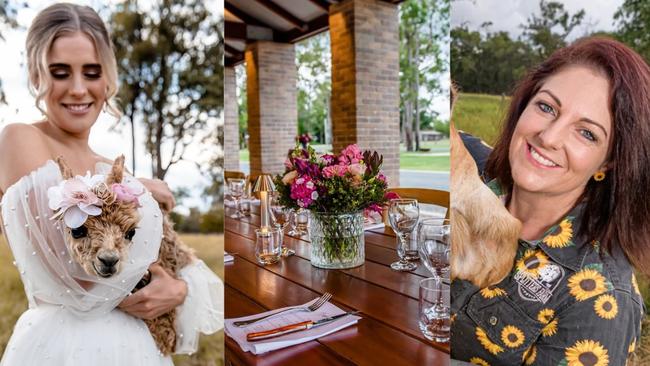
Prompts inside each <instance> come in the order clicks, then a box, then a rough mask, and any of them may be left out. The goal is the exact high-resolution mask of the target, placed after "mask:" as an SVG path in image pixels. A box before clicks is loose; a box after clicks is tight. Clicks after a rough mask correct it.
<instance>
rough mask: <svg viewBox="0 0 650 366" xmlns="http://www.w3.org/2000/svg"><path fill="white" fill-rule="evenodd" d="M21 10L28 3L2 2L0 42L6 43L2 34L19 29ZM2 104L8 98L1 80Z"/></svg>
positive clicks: (0, 1) (0, 96)
mask: <svg viewBox="0 0 650 366" xmlns="http://www.w3.org/2000/svg"><path fill="white" fill-rule="evenodd" d="M19 8H27V3H26V2H19V3H18V2H14V1H9V0H0V41H2V42H4V41H5V37H4V34H2V32H4V31H6V30H7V29H14V28H17V27H18V22H17V21H16V15H17V13H18V9H19ZM0 104H7V96H6V95H5V92H4V90H3V89H2V80H0Z"/></svg>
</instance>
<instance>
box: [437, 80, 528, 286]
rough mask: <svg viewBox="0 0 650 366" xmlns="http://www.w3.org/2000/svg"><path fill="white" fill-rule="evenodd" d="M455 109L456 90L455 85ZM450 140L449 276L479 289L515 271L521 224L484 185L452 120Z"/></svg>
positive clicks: (453, 100) (453, 98)
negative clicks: (470, 283)
mask: <svg viewBox="0 0 650 366" xmlns="http://www.w3.org/2000/svg"><path fill="white" fill-rule="evenodd" d="M451 89H452V96H451V100H452V110H453V104H454V102H455V97H456V92H455V90H454V88H453V87H452V88H451ZM450 132H451V133H450V139H451V151H450V153H451V187H450V188H451V192H452V199H451V208H450V209H451V215H450V217H451V222H452V229H451V238H452V239H451V253H452V255H451V259H450V262H451V263H450V264H451V278H452V279H453V278H459V279H464V280H468V281H470V282H472V283H473V284H474V285H476V286H478V287H479V288H484V287H487V286H489V285H493V284H497V283H499V282H501V280H503V279H504V278H505V277H506V276H507V275H508V273H509V272H510V270H511V269H512V266H513V263H514V259H515V255H516V254H517V246H518V238H519V233H520V231H521V222H519V220H517V219H516V218H514V217H513V216H512V215H510V213H509V212H508V210H507V209H506V208H505V207H504V206H503V203H501V201H500V200H499V198H498V197H497V196H496V195H495V194H494V193H492V191H491V190H490V189H489V188H488V187H487V186H486V185H485V184H484V183H483V181H482V180H481V178H480V177H479V174H478V169H477V167H476V164H475V162H474V159H473V158H472V156H471V155H470V154H469V151H467V149H466V148H465V145H464V144H463V141H462V140H461V138H460V135H459V134H458V131H457V130H456V128H455V126H454V125H453V122H452V124H451V131H450Z"/></svg>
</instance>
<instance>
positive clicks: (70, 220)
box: [47, 155, 144, 229]
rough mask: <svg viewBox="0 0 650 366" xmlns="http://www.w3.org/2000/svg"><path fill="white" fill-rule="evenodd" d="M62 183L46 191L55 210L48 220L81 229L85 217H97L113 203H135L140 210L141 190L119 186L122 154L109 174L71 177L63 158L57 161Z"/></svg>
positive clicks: (122, 169)
mask: <svg viewBox="0 0 650 366" xmlns="http://www.w3.org/2000/svg"><path fill="white" fill-rule="evenodd" d="M56 162H57V164H58V165H59V169H60V170H61V175H62V176H63V180H62V181H61V182H59V184H57V185H56V186H53V187H50V188H49V189H48V190H47V197H48V206H49V207H50V209H52V210H54V211H56V213H55V214H54V216H52V217H51V218H50V219H51V220H54V219H61V218H63V222H64V223H65V225H66V226H67V227H69V228H71V229H76V228H78V227H80V226H82V225H83V224H84V223H85V222H86V220H87V219H88V216H98V215H100V214H101V213H102V206H104V205H111V204H113V203H115V202H116V201H121V202H134V203H135V204H136V205H137V206H138V207H140V206H141V205H140V201H139V200H138V197H140V196H141V195H142V194H144V190H142V191H141V192H136V191H135V190H134V189H133V188H132V187H129V186H127V185H125V184H123V183H122V177H123V174H124V155H121V156H119V157H118V158H117V159H115V162H114V163H113V166H112V168H111V172H110V173H109V174H108V176H106V175H104V174H95V175H91V174H90V172H87V173H86V175H85V176H81V175H77V176H73V174H72V169H70V167H69V166H68V165H67V163H66V162H65V160H63V158H62V157H58V158H56Z"/></svg>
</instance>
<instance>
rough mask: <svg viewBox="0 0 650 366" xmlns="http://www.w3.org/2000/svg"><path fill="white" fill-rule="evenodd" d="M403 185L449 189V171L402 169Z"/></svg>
mask: <svg viewBox="0 0 650 366" xmlns="http://www.w3.org/2000/svg"><path fill="white" fill-rule="evenodd" d="M239 166H240V167H241V170H242V171H243V172H244V173H246V174H248V172H249V169H250V168H249V163H248V162H240V163H239ZM399 179H400V186H401V187H419V188H434V189H441V190H445V191H448V190H449V172H426V171H420V170H400V171H399Z"/></svg>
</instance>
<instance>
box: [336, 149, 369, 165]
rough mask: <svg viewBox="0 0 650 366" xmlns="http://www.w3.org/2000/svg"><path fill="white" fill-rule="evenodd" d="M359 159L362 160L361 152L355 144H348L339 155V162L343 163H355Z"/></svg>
mask: <svg viewBox="0 0 650 366" xmlns="http://www.w3.org/2000/svg"><path fill="white" fill-rule="evenodd" d="M361 161H363V153H362V152H361V150H360V149H359V146H357V145H356V144H352V145H349V146H348V147H346V148H345V149H343V151H341V155H340V156H339V162H341V163H345V164H357V163H359V162H361Z"/></svg>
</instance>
